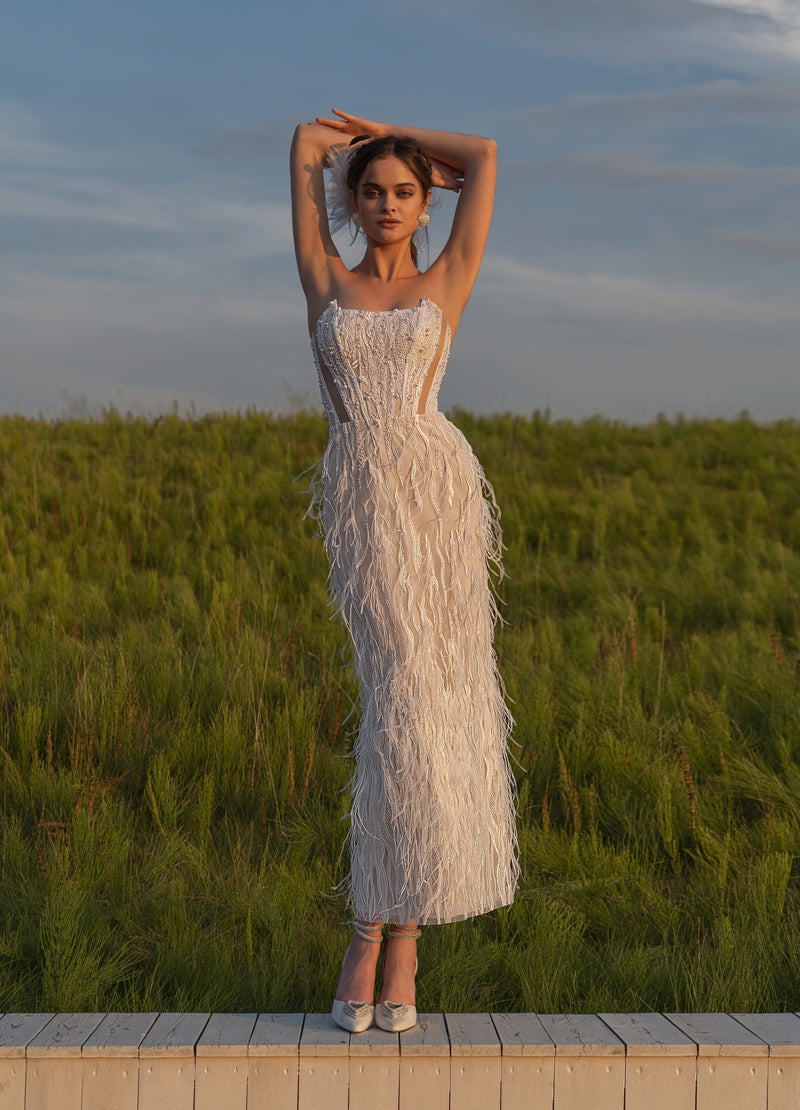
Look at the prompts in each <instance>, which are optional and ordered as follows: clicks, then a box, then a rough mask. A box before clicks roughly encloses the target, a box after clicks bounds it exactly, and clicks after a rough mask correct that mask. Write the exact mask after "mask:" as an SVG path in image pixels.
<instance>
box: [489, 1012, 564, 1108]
mask: <svg viewBox="0 0 800 1110" xmlns="http://www.w3.org/2000/svg"><path fill="white" fill-rule="evenodd" d="M492 1022H493V1023H494V1027H495V1030H496V1031H497V1035H498V1037H499V1038H500V1045H501V1047H502V1052H503V1060H502V1071H501V1078H500V1091H501V1095H502V1106H503V1110H551V1107H552V1105H553V1087H554V1082H555V1045H554V1044H553V1042H552V1040H551V1039H550V1037H549V1036H548V1035H547V1033H546V1031H545V1028H544V1026H543V1025H542V1023H541V1021H539V1018H538V1017H537V1016H536V1014H492Z"/></svg>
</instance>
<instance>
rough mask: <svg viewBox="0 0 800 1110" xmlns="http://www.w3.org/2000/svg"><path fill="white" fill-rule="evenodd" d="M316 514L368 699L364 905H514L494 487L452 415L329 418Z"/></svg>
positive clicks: (359, 823) (423, 918)
mask: <svg viewBox="0 0 800 1110" xmlns="http://www.w3.org/2000/svg"><path fill="white" fill-rule="evenodd" d="M312 494H313V498H312V507H311V510H310V512H311V514H312V515H313V516H315V517H316V519H317V520H318V521H319V522H320V524H321V528H322V533H323V536H324V540H325V547H326V550H327V554H328V559H329V562H330V580H329V585H330V590H331V594H332V598H333V601H334V604H335V605H336V607H337V609H338V612H339V614H340V615H341V618H342V620H343V621H344V624H345V626H346V627H347V630H348V632H349V634H350V638H351V640H352V647H353V659H354V664H355V670H356V674H357V677H358V683H359V688H360V698H361V718H360V724H359V727H358V733H357V738H356V742H355V746H354V749H353V754H354V756H355V772H354V774H353V777H352V780H351V783H350V803H351V804H350V818H351V822H350V831H349V849H350V864H351V869H350V875H349V877H348V879H347V880H345V884H344V885H345V887H346V889H347V891H348V896H349V903H350V905H351V906H352V909H353V912H354V913H355V916H356V917H358V918H360V919H362V920H367V921H385V922H395V923H404V922H407V921H409V920H412V919H414V920H416V921H417V922H419V923H420V924H424V923H426V922H445V921H457V920H461V919H463V918H467V917H472V916H474V915H476V914H481V913H485V912H487V911H488V910H491V909H494V908H495V907H496V906H501V905H507V904H509V903H510V902H511V901H513V898H514V891H515V888H516V884H517V879H518V874H519V865H518V861H517V839H516V819H515V804H514V803H515V787H514V779H513V776H512V773H511V768H510V765H509V759H508V738H509V735H510V732H511V726H512V720H511V715H510V713H509V710H508V707H507V705H506V701H505V697H504V691H503V687H502V683H501V680H500V676H499V674H498V671H497V660H496V656H495V652H494V648H493V646H492V634H493V630H494V624H495V622H496V620H497V615H498V613H497V607H496V603H495V600H494V597H493V595H492V592H491V590H490V584H489V568H490V566H493V567H494V568H495V570H496V571H497V572H498V574H502V567H501V562H500V556H501V547H502V544H501V537H500V529H499V523H498V512H497V507H496V503H495V499H494V494H493V491H492V489H491V486H490V485H489V483H488V482H487V480H486V478H485V476H484V474H483V470H482V469H481V467H480V464H479V463H478V461H477V459H476V458H475V455H474V454H473V452H472V449H471V448H470V446H469V444H468V442H467V440H466V439H465V438H464V436H463V435H462V434H461V432H460V431H459V430H458V429H457V428H456V427H455V426H454V425H453V424H451V423H450V422H449V421H448V420H447V419H446V417H445V416H444V415H443V414H441V413H432V414H426V415H418V416H413V417H403V418H397V419H393V420H388V421H386V422H382V423H380V424H370V423H366V422H364V421H358V420H356V421H349V422H346V423H343V424H338V425H334V426H333V427H332V429H331V437H330V440H329V443H328V447H327V450H326V452H325V455H324V457H323V459H322V461H321V463H320V465H319V468H318V470H317V472H316V475H315V478H314V481H313V483H312Z"/></svg>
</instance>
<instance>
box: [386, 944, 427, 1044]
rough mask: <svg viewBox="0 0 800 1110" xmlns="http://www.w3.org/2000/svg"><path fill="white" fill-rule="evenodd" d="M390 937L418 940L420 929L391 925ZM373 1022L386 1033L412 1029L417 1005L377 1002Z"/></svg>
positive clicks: (415, 1018) (416, 965) (415, 972)
mask: <svg viewBox="0 0 800 1110" xmlns="http://www.w3.org/2000/svg"><path fill="white" fill-rule="evenodd" d="M389 936H390V937H397V938H398V939H407V940H418V939H419V938H420V937H421V936H422V930H421V929H416V928H413V927H410V926H408V925H393V926H392V927H391V929H390V930H389ZM418 968H419V960H415V961H414V975H416V974H417V970H418ZM375 1024H376V1025H377V1026H378V1028H379V1029H385V1030H386V1032H387V1033H402V1032H403V1031H404V1030H406V1029H413V1028H414V1026H415V1025H416V1024H417V1007H416V1006H410V1005H408V1003H406V1002H389V1001H388V999H387V1001H386V1002H379V1003H378V1005H377V1006H376V1007H375Z"/></svg>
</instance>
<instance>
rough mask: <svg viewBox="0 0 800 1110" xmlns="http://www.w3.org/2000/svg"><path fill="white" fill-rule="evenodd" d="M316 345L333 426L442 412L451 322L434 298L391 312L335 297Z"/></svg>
mask: <svg viewBox="0 0 800 1110" xmlns="http://www.w3.org/2000/svg"><path fill="white" fill-rule="evenodd" d="M311 347H312V351H313V354H314V360H315V363H316V367H317V371H318V375H319V384H320V391H321V394H322V401H323V405H324V407H325V412H326V415H327V417H328V420H329V422H330V423H331V425H341V424H346V423H349V422H351V421H352V420H365V421H367V422H369V423H380V422H381V421H382V420H385V419H387V418H389V419H391V418H400V417H409V416H422V415H425V414H427V413H430V412H435V411H436V401H437V397H438V392H439V386H440V384H441V380H442V378H443V376H444V372H445V368H446V365H447V358H448V355H449V351H450V328H449V326H448V325H447V324H446V322H445V321H444V319H443V314H442V311H441V309H440V308H439V306H438V305H437V304H435V303H434V302H433V301H431V300H429V299H428V298H425V299H423V300H422V301H421V302H420V304H419V305H416V306H415V307H413V308H399V309H391V310H389V311H386V312H373V311H369V310H366V309H351V308H341V307H340V306H339V305H338V304H337V303H336V301H331V303H330V304H329V305H328V307H327V308H326V309H325V311H324V312H323V313H322V315H321V316H320V318H319V320H318V321H317V324H316V327H315V329H314V333H313V336H312V339H311Z"/></svg>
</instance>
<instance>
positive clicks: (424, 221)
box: [417, 212, 431, 227]
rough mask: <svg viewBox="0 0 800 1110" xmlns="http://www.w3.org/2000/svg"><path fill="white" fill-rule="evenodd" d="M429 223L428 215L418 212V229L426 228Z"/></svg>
mask: <svg viewBox="0 0 800 1110" xmlns="http://www.w3.org/2000/svg"><path fill="white" fill-rule="evenodd" d="M430 222H431V218H430V216H429V215H428V213H427V212H420V214H419V219H418V220H417V223H418V224H419V226H420V227H427V226H428V224H429V223H430Z"/></svg>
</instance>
